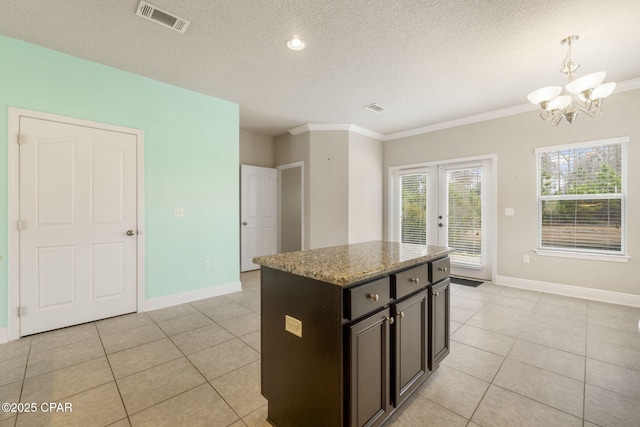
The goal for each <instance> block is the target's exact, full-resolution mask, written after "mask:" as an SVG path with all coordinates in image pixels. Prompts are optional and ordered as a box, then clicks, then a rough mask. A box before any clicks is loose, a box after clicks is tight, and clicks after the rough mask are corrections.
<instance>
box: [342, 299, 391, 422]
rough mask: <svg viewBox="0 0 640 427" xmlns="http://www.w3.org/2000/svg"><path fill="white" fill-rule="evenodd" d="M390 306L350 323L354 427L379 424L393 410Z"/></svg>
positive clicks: (351, 406)
mask: <svg viewBox="0 0 640 427" xmlns="http://www.w3.org/2000/svg"><path fill="white" fill-rule="evenodd" d="M389 314H390V310H389V309H388V308H387V309H385V310H383V311H381V312H378V313H375V314H372V315H371V316H369V317H367V318H365V319H364V320H361V321H360V322H358V323H355V324H354V325H351V326H349V344H350V346H349V373H348V378H349V394H348V395H349V399H350V402H349V417H348V418H349V421H348V425H349V426H350V427H361V426H378V425H380V424H381V423H382V421H384V420H385V418H386V417H387V415H388V414H389V412H390V410H391V396H390V389H391V384H390V375H389V374H390V362H389V355H390V350H389V347H390V336H389V332H390V331H389V324H390V322H393V318H390V317H389Z"/></svg>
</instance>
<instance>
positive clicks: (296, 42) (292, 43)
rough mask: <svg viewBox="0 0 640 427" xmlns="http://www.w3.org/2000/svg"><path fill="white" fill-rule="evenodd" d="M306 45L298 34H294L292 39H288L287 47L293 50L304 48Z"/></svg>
mask: <svg viewBox="0 0 640 427" xmlns="http://www.w3.org/2000/svg"><path fill="white" fill-rule="evenodd" d="M304 46H305V45H304V42H303V41H302V40H300V39H299V38H298V36H293V38H292V39H291V40H288V41H287V47H288V48H289V49H291V50H302V49H304Z"/></svg>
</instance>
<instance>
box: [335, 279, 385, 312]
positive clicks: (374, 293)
mask: <svg viewBox="0 0 640 427" xmlns="http://www.w3.org/2000/svg"><path fill="white" fill-rule="evenodd" d="M390 299H391V286H390V284H389V278H388V277H383V278H382V279H378V280H375V281H373V282H369V283H365V284H364V285H360V286H356V287H353V288H349V289H347V290H346V291H345V302H346V303H345V313H344V315H345V317H346V318H347V319H349V320H353V319H357V318H358V317H360V316H362V315H363V314H367V313H370V312H372V311H374V310H376V309H378V308H380V307H383V306H384V305H386V304H388V303H389V300H390Z"/></svg>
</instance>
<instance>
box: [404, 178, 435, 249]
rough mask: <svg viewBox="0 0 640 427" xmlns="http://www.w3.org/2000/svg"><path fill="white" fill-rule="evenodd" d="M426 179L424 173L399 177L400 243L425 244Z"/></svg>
mask: <svg viewBox="0 0 640 427" xmlns="http://www.w3.org/2000/svg"><path fill="white" fill-rule="evenodd" d="M428 179H429V176H428V174H426V173H416V174H410V175H402V176H401V177H400V186H401V194H402V208H401V213H400V238H401V242H402V243H415V244H421V245H425V244H427V241H428V240H427V200H428V199H427V196H428V186H427V184H428Z"/></svg>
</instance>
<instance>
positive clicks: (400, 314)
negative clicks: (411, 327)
mask: <svg viewBox="0 0 640 427" xmlns="http://www.w3.org/2000/svg"><path fill="white" fill-rule="evenodd" d="M397 316H399V317H400V318H401V319H402V318H403V317H404V312H403V311H399V312H398V314H397Z"/></svg>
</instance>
